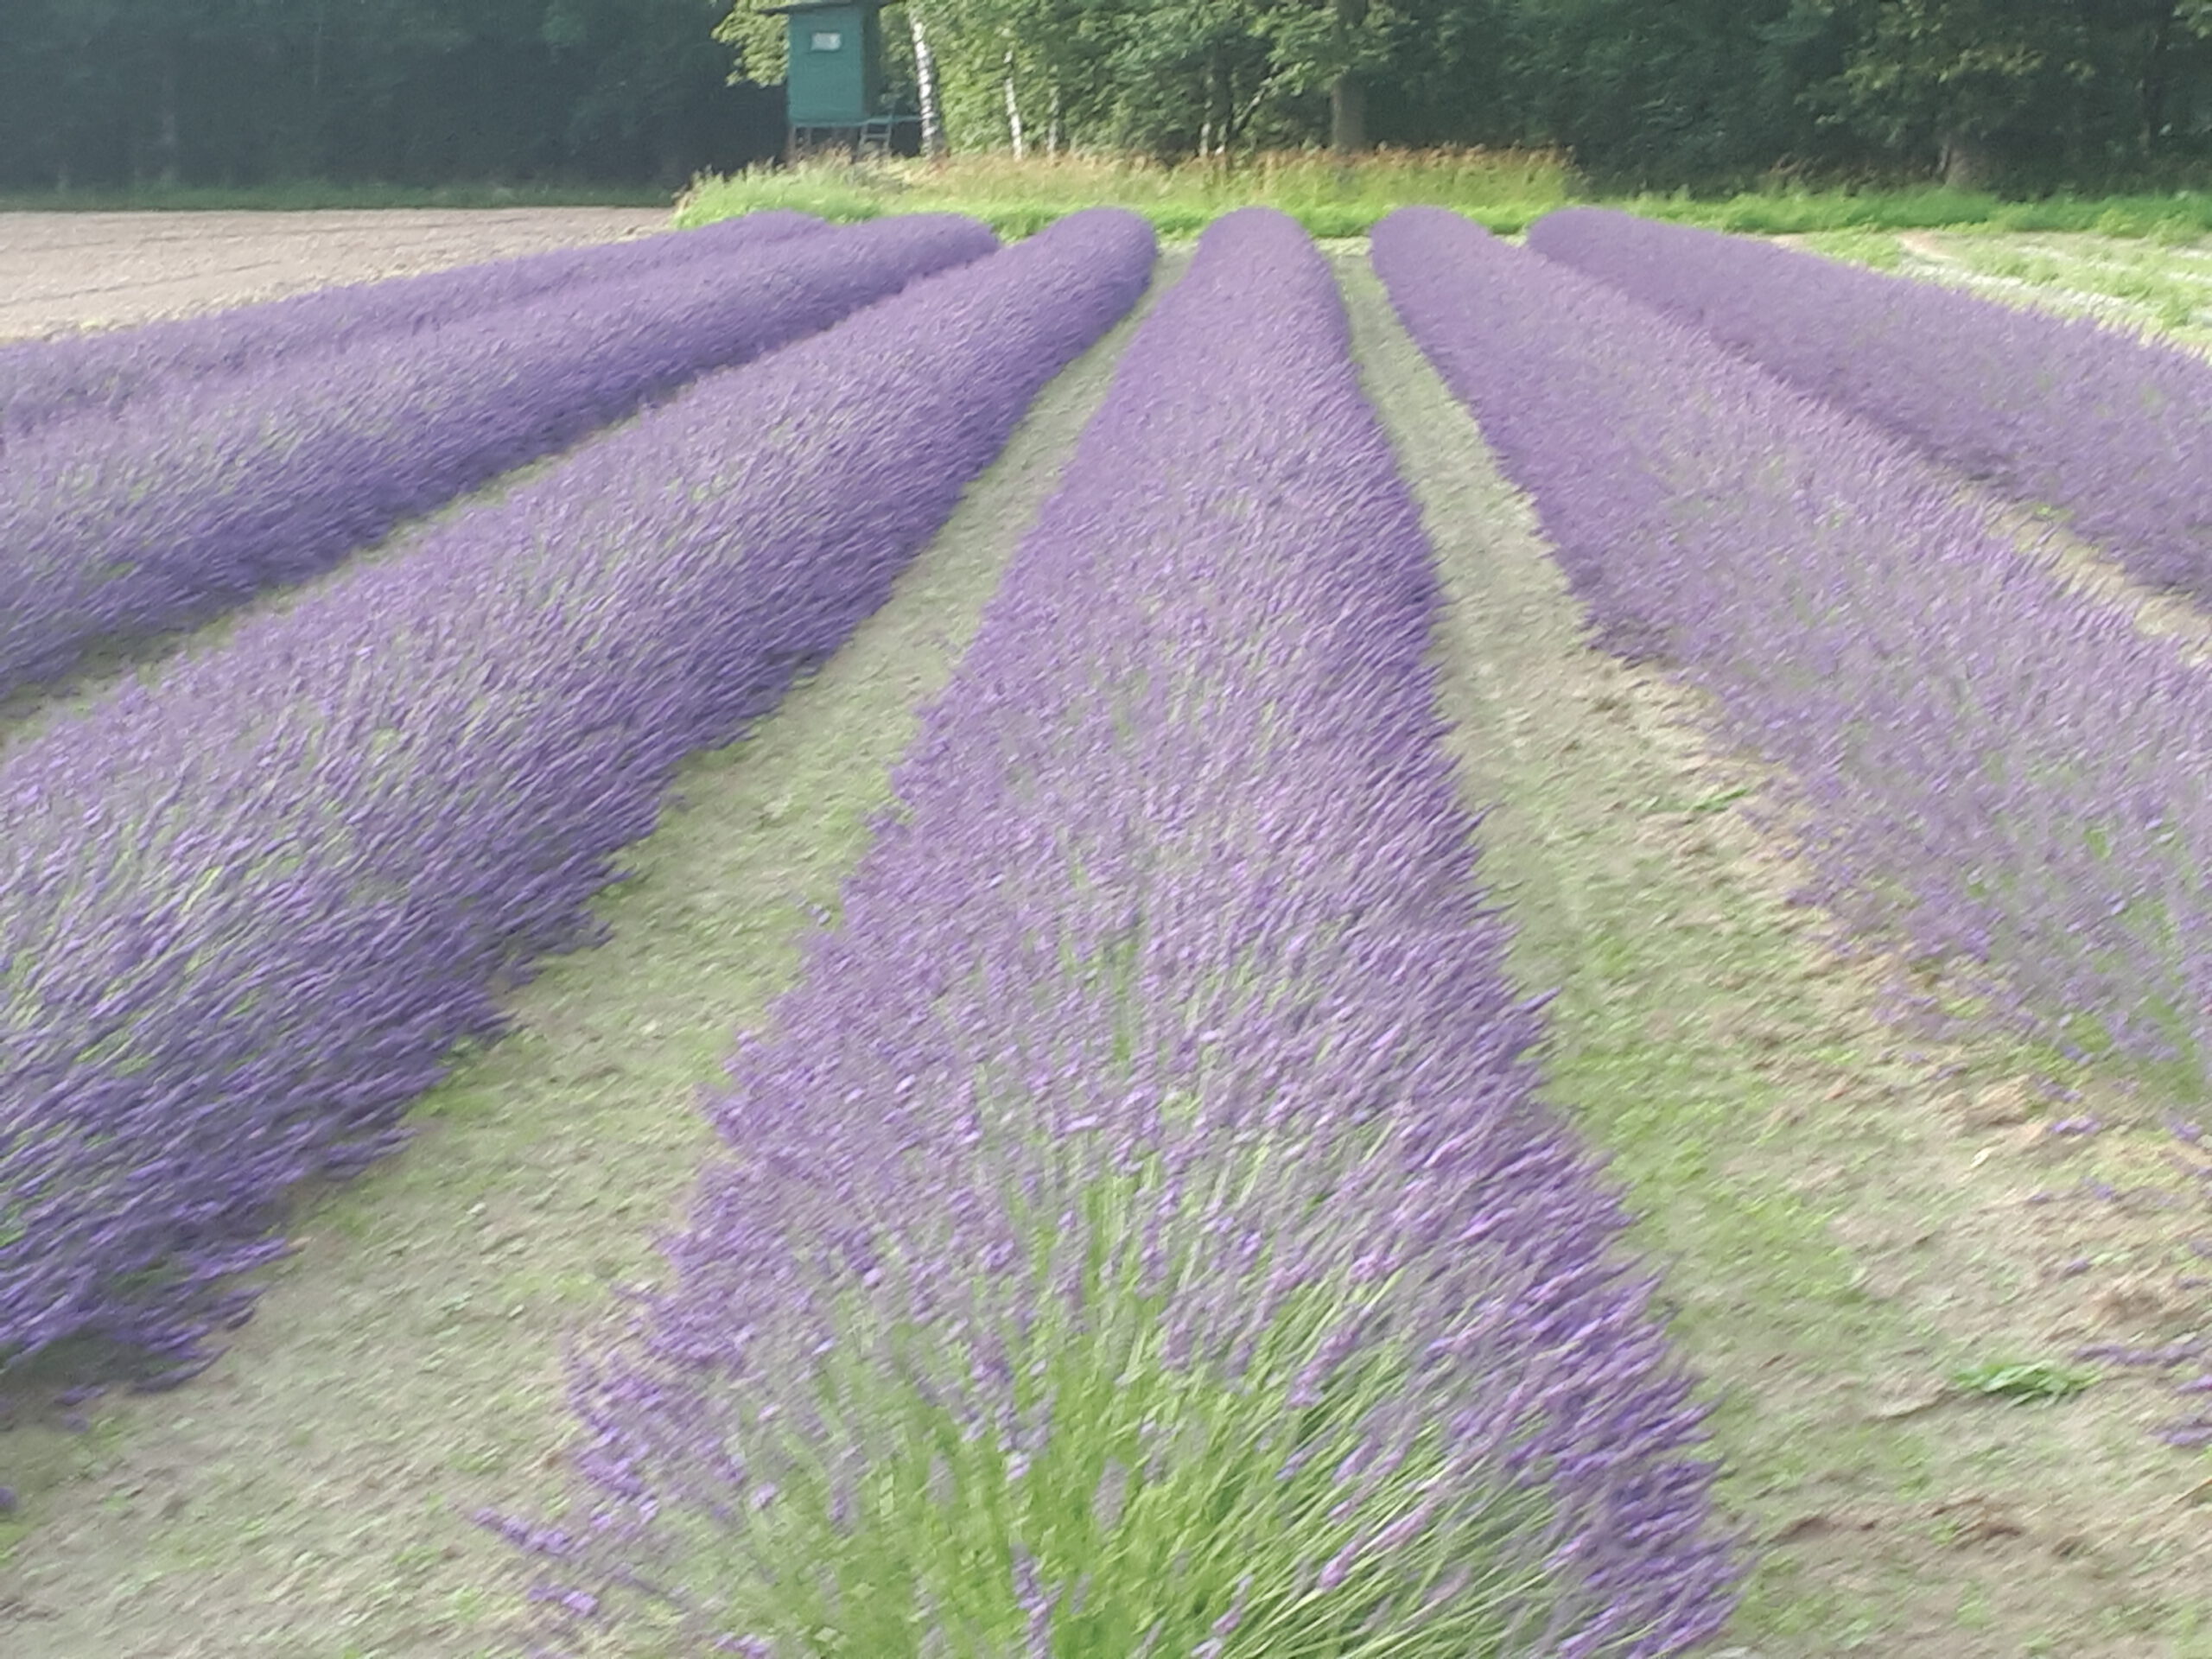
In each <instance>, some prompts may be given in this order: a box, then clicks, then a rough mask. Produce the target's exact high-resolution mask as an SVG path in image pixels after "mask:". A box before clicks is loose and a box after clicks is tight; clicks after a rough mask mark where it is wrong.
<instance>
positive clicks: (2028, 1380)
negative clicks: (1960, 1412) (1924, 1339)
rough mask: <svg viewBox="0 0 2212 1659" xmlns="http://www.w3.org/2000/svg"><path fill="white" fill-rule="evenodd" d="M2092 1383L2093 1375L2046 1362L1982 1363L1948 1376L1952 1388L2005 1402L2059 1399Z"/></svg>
mask: <svg viewBox="0 0 2212 1659" xmlns="http://www.w3.org/2000/svg"><path fill="white" fill-rule="evenodd" d="M2095 1381H2096V1376H2095V1374H2094V1373H2093V1372H2090V1371H2084V1370H2076V1369H2075V1368H2074V1367H2073V1366H2070V1365H2060V1364H2056V1363H2053V1362H2052V1361H2050V1360H2047V1359H2031V1360H2013V1361H2006V1360H1986V1361H1984V1362H1983V1363H1980V1364H1979V1365H1968V1366H1966V1367H1964V1368H1963V1369H1961V1370H1955V1371H1953V1372H1952V1373H1951V1376H1950V1383H1951V1386H1952V1387H1953V1388H1955V1389H1964V1390H1966V1391H1967V1393H1969V1394H1987V1395H2002V1396H2003V1397H2004V1398H2005V1399H2008V1400H2063V1399H2065V1398H2066V1397H2067V1396H2068V1395H2075V1394H2079V1393H2081V1392H2082V1389H2086V1388H2088V1386H2089V1384H2090V1383H2094V1382H2095Z"/></svg>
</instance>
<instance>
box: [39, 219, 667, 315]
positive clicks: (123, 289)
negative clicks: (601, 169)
mask: <svg viewBox="0 0 2212 1659" xmlns="http://www.w3.org/2000/svg"><path fill="white" fill-rule="evenodd" d="M667 226H668V214H667V213H666V212H665V211H664V210H659V209H653V208H639V207H512V208H510V207H498V208H476V209H469V208H419V209H418V208H382V209H355V210H347V211H343V212H334V213H0V340H20V339H26V338H32V337H35V336H38V335H41V334H60V333H64V332H67V331H68V330H70V329H74V328H104V327H118V326H120V325H122V324H125V323H133V322H147V321H152V320H153V319H154V318H156V317H173V316H182V315H187V314H188V313H191V312H194V311H212V310H215V309H218V308H220V307H223V306H226V305H245V304H247V303H250V302H253V301H256V300H273V299H277V298H279V297H280V296H283V295H286V294H296V293H298V292H299V291H300V290H301V289H309V288H321V287H324V286H326V285H327V284H329V283H360V282H367V281H370V280H372V279H373V278H375V277H400V276H405V275H407V274H409V273H410V272H413V271H418V270H436V269H438V268H439V267H441V266H444V265H459V264H469V263H471V262H473V261H476V260H483V259H502V258H505V257H509V256H511V255H514V254H521V253H536V252H538V251H542V250H544V249H547V248H558V247H568V246H573V245H578V244H582V243H588V242H613V241H617V240H620V239H621V238H626V237H632V236H643V235H645V234H648V233H650V232H654V231H658V230H664V229H666V228H667Z"/></svg>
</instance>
